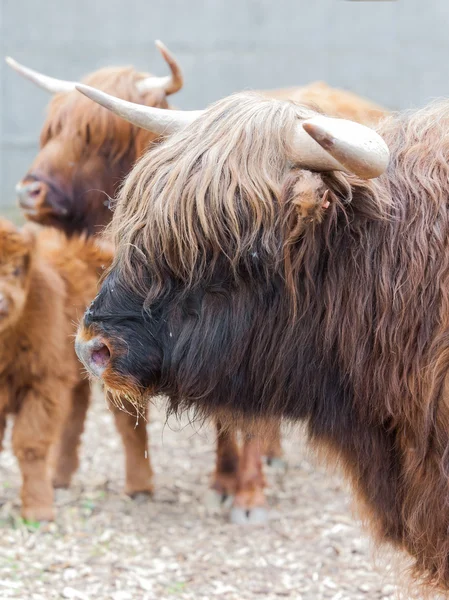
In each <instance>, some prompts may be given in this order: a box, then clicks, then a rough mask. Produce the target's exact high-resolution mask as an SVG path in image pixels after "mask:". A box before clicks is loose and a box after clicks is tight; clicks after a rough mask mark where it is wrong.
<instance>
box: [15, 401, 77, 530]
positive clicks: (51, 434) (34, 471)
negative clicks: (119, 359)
mask: <svg viewBox="0 0 449 600" xmlns="http://www.w3.org/2000/svg"><path fill="white" fill-rule="evenodd" d="M53 394H54V392H53ZM68 405H69V397H68V394H67V396H66V395H65V394H64V391H63V390H58V397H57V399H56V400H53V398H52V397H51V395H50V394H47V393H42V392H38V391H36V390H29V391H28V392H27V394H26V396H25V397H24V398H23V400H22V403H21V406H20V410H19V413H18V414H17V416H16V419H15V423H14V428H13V435H12V446H13V451H14V454H15V455H16V457H17V459H18V461H19V465H20V470H21V473H22V493H21V497H22V511H21V514H22V517H24V518H25V519H29V520H33V521H42V520H43V521H50V520H53V518H54V509H53V486H52V482H51V473H50V461H49V453H50V448H51V446H52V445H53V444H54V443H55V442H56V441H57V440H58V438H59V436H60V434H61V429H62V425H63V422H64V417H65V416H66V412H65V411H66V410H67V408H68Z"/></svg>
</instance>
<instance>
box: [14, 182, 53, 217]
mask: <svg viewBox="0 0 449 600" xmlns="http://www.w3.org/2000/svg"><path fill="white" fill-rule="evenodd" d="M47 192H48V186H47V184H46V183H44V182H42V181H32V182H31V183H24V182H20V183H18V184H17V185H16V193H17V197H18V199H19V204H20V206H21V207H22V208H24V209H28V210H33V209H36V208H37V207H38V206H39V204H42V203H43V201H44V200H45V198H46V196H47Z"/></svg>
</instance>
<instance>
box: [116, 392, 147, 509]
mask: <svg viewBox="0 0 449 600" xmlns="http://www.w3.org/2000/svg"><path fill="white" fill-rule="evenodd" d="M109 405H110V407H111V411H112V413H113V415H114V419H115V425H116V427H117V429H118V431H119V433H120V435H121V437H122V442H123V446H124V450H125V471H126V483H125V492H126V493H127V494H128V495H129V496H131V497H133V498H134V497H137V496H139V495H141V494H146V495H151V494H153V490H154V486H153V469H152V468H151V461H150V453H149V447H148V433H147V415H148V409H146V412H145V414H144V415H138V413H137V411H136V408H135V407H134V406H133V405H132V404H131V403H130V402H129V401H128V400H125V399H122V406H121V407H120V408H119V407H117V405H116V404H114V402H113V401H111V400H110V399H109Z"/></svg>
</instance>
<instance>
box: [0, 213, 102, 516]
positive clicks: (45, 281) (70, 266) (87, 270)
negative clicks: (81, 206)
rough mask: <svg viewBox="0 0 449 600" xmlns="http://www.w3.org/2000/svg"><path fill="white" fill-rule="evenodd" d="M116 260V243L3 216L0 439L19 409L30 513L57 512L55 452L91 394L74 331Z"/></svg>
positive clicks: (19, 452) (16, 434) (15, 439)
mask: <svg viewBox="0 0 449 600" xmlns="http://www.w3.org/2000/svg"><path fill="white" fill-rule="evenodd" d="M111 260H112V246H111V245H107V244H105V243H102V244H99V243H98V242H97V241H95V240H93V239H86V238H84V237H73V238H71V239H70V240H68V239H67V237H66V236H65V235H63V234H61V233H60V232H58V231H56V230H40V231H39V232H38V233H36V230H35V229H33V228H32V227H30V226H29V225H27V226H25V227H24V228H23V229H22V230H19V229H17V228H16V227H15V226H14V225H13V224H12V223H10V222H9V221H7V220H5V219H0V445H1V441H2V438H3V432H4V429H5V424H6V418H7V415H8V414H12V415H14V416H15V422H14V428H13V435H12V444H13V450H14V454H15V455H16V457H17V460H18V461H19V465H20V470H21V473H22V480H23V483H22V494H21V497H22V516H23V517H24V518H26V519H30V520H51V519H52V518H53V517H54V511H53V485H52V474H53V473H52V472H53V469H52V466H54V465H51V464H50V463H51V461H50V450H51V449H52V447H54V446H55V445H57V444H58V442H59V439H60V435H61V432H62V429H63V425H64V421H65V419H66V418H67V416H68V414H69V412H70V409H71V405H72V403H73V405H74V406H77V405H78V404H79V403H81V404H83V403H87V402H88V398H89V395H90V385H89V382H88V380H86V376H85V373H84V370H83V368H82V366H81V364H80V362H79V360H78V358H77V356H76V354H75V351H74V348H73V334H74V333H75V331H76V323H77V322H78V320H79V318H80V316H81V315H82V314H83V312H84V310H85V309H86V307H87V305H88V304H89V302H90V301H91V299H92V298H93V297H94V295H95V293H96V290H97V282H98V279H99V276H100V274H101V272H102V271H103V269H104V268H105V267H107V266H109V264H110V262H111ZM56 469H58V466H57V465H56ZM55 475H56V476H57V475H58V473H57V471H56V473H55Z"/></svg>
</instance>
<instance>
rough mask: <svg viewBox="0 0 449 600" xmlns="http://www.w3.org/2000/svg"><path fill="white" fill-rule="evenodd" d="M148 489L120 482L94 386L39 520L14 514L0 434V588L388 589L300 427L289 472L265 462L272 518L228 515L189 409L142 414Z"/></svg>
mask: <svg viewBox="0 0 449 600" xmlns="http://www.w3.org/2000/svg"><path fill="white" fill-rule="evenodd" d="M149 431H150V435H151V452H152V459H153V466H154V470H155V473H156V493H155V497H154V498H153V499H152V500H146V499H140V501H132V500H130V499H129V498H127V497H126V496H124V495H123V494H122V487H123V460H122V458H123V456H122V451H121V446H120V441H119V438H118V435H117V433H116V432H115V430H114V426H113V422H112V418H111V415H110V414H109V413H108V411H107V408H106V406H105V404H104V402H103V401H102V398H101V396H100V395H97V397H96V400H95V403H94V406H93V407H92V410H91V411H90V414H89V418H88V424H87V429H86V432H85V434H84V437H83V450H82V465H81V469H80V471H79V473H78V474H77V476H76V478H75V481H74V485H73V486H72V488H71V489H70V490H69V491H60V492H59V493H58V494H57V506H58V518H57V521H56V522H55V523H53V524H50V525H41V526H40V527H37V525H35V524H28V525H27V524H24V523H23V522H21V520H20V518H19V505H18V500H17V498H18V491H19V484H20V479H19V471H18V468H17V465H16V462H15V459H14V457H13V456H12V454H11V453H10V445H9V439H7V441H6V450H5V452H3V454H2V455H1V456H0V492H1V493H0V536H1V540H2V542H1V544H0V598H2V599H3V598H4V599H6V598H20V599H21V600H49V599H52V598H69V599H70V598H73V599H80V600H88V599H89V600H94V599H95V600H106V599H108V600H109V599H110V600H153V599H158V600H160V599H168V600H169V599H180V600H188V599H189V600H190V599H192V600H201V599H204V600H206V599H211V598H215V597H220V598H225V599H229V600H256V599H257V600H259V599H260V598H264V600H265V599H267V600H275V599H281V598H292V599H295V600H322V599H323V600H324V599H325V598H326V599H327V598H329V599H333V600H358V599H369V600H378V599H379V600H380V599H383V600H390V599H391V600H392V599H393V598H398V596H397V592H396V591H395V590H396V587H395V580H396V574H397V573H396V572H395V571H394V569H393V568H392V567H391V566H390V558H391V555H390V554H389V553H388V552H383V553H382V556H379V555H377V556H376V555H375V554H373V552H372V548H371V546H370V544H369V542H368V539H367V537H366V536H365V535H364V534H363V533H362V531H361V528H360V526H359V524H358V523H357V521H356V520H355V518H354V517H353V515H352V512H351V508H350V500H349V496H348V494H347V491H346V489H345V487H344V486H343V484H342V481H341V479H340V478H339V477H337V476H330V475H329V474H327V473H326V472H325V471H324V470H323V469H321V468H319V467H318V466H316V464H314V462H313V460H312V459H311V458H310V457H309V456H308V454H307V452H306V450H305V447H304V444H303V442H302V436H301V433H300V432H299V431H290V432H289V433H288V435H287V436H286V438H285V449H286V458H287V462H288V471H287V472H283V471H276V470H274V469H271V470H270V469H269V470H268V478H269V482H270V489H269V492H268V496H269V502H270V505H271V520H270V522H269V524H268V525H266V526H246V527H243V528H241V527H238V526H236V525H230V524H229V523H228V521H227V517H228V513H227V510H228V509H226V507H223V508H220V509H219V510H217V509H216V507H215V508H213V507H212V506H211V498H210V496H209V494H208V493H207V489H208V481H209V474H210V472H211V470H212V466H213V460H214V451H213V448H214V444H213V442H214V435H213V430H212V429H209V428H207V427H202V428H201V429H200V430H199V431H197V430H196V428H195V427H192V426H190V425H189V424H188V423H187V421H186V422H184V423H182V424H180V423H177V422H175V421H170V422H169V423H168V424H165V422H164V414H163V411H161V410H156V409H155V410H152V421H151V423H150V424H149Z"/></svg>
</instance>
